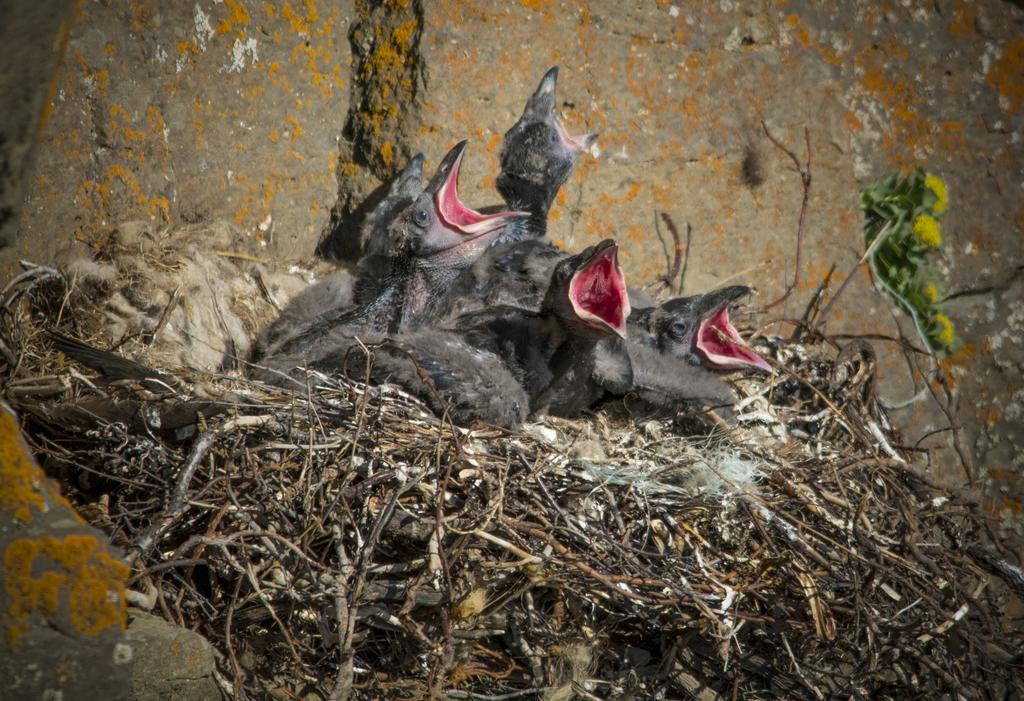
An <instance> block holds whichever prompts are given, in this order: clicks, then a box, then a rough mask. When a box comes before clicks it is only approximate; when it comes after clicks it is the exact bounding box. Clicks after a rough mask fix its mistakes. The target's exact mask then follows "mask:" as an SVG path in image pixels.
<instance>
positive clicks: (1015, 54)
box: [985, 37, 1024, 114]
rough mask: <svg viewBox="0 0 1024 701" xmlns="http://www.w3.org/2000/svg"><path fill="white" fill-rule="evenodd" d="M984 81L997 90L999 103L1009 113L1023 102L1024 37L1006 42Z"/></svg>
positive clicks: (1014, 110) (1013, 111)
mask: <svg viewBox="0 0 1024 701" xmlns="http://www.w3.org/2000/svg"><path fill="white" fill-rule="evenodd" d="M985 82H987V83H988V84H989V85H991V86H992V87H993V88H995V89H996V90H997V91H998V92H999V97H1000V105H1001V106H1003V107H1004V109H1006V111H1007V112H1009V113H1010V114H1013V113H1015V112H1016V111H1017V110H1018V109H1019V108H1020V106H1021V103H1022V102H1024V37H1015V38H1013V39H1010V40H1008V41H1007V42H1006V44H1005V45H1004V46H1003V50H1002V52H1000V54H999V58H997V59H996V60H995V61H993V62H992V67H991V68H989V70H988V73H987V74H986V75H985Z"/></svg>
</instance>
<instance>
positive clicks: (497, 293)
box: [439, 66, 597, 318]
mask: <svg viewBox="0 0 1024 701" xmlns="http://www.w3.org/2000/svg"><path fill="white" fill-rule="evenodd" d="M557 82H558V67H557V66H555V67H553V68H551V69H550V70H548V72H547V73H546V74H545V75H544V78H543V79H542V80H541V81H540V84H539V85H538V86H537V90H536V91H535V92H534V93H533V95H531V96H530V99H529V100H527V102H526V107H525V108H524V109H523V114H522V116H521V117H520V118H519V120H518V121H517V122H516V123H515V124H514V125H512V128H510V129H509V130H508V131H507V132H506V133H505V136H504V139H503V140H502V146H501V172H500V173H499V174H498V178H497V182H496V185H497V188H498V192H500V193H501V196H502V197H503V198H504V199H505V203H506V204H507V205H508V206H509V207H510V208H512V209H516V210H524V211H527V212H529V213H530V218H529V220H528V221H527V222H526V226H525V227H523V228H522V229H521V230H520V231H519V232H518V233H519V236H518V240H515V241H513V240H509V242H508V243H504V244H501V245H498V246H495V247H494V248H493V249H491V250H489V251H487V252H486V253H485V254H484V255H483V256H481V257H480V260H479V261H477V262H476V263H475V264H474V265H473V266H472V268H470V269H469V270H467V271H466V272H465V273H463V274H462V275H461V276H460V277H459V279H458V280H457V281H456V283H455V284H454V285H453V286H452V288H451V290H450V291H449V293H448V295H447V299H446V301H445V303H444V304H443V305H441V306H440V307H439V308H440V310H441V312H442V315H445V316H448V317H449V318H454V317H455V316H458V315H460V314H463V313H466V312H469V311H474V310H478V309H483V308H485V307H488V306H496V305H502V304H510V305H515V306H520V307H527V308H531V309H536V308H537V305H538V304H539V303H540V300H541V298H542V297H543V296H544V292H545V290H546V289H547V285H548V281H549V280H550V278H551V271H552V269H553V268H554V266H555V263H557V262H558V261H559V260H561V259H562V258H564V257H565V256H566V255H567V254H566V253H564V252H562V251H560V250H559V249H557V248H555V247H554V246H553V245H552V244H551V242H550V241H548V240H547V238H546V234H547V220H548V212H549V210H550V209H551V203H552V202H553V201H554V199H555V196H556V195H557V194H558V190H559V189H560V188H561V187H562V185H564V184H565V182H566V180H568V179H569V175H570V174H571V173H572V169H573V166H575V164H576V162H577V161H578V160H579V157H580V156H581V155H582V154H583V152H584V151H586V150H587V149H588V148H589V147H590V145H591V144H592V143H593V142H594V140H595V139H597V134H582V135H578V136H572V135H570V134H569V133H568V131H566V129H565V126H564V125H563V124H562V120H561V118H560V117H559V115H558V109H557V99H556V96H555V92H556V88H557Z"/></svg>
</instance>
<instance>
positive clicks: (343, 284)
mask: <svg viewBox="0 0 1024 701" xmlns="http://www.w3.org/2000/svg"><path fill="white" fill-rule="evenodd" d="M422 192H423V154H421V153H418V154H416V155H415V156H413V158H412V160H410V161H409V164H408V165H407V166H406V167H405V168H404V169H403V170H402V172H401V173H399V174H398V175H397V176H396V177H395V179H394V180H393V181H391V185H390V186H389V187H388V191H387V193H386V194H385V195H384V198H383V199H382V200H381V201H380V202H378V203H377V206H376V207H374V208H373V209H372V210H371V211H370V213H369V214H367V215H366V219H365V220H364V221H363V226H362V240H363V241H364V242H365V246H366V253H365V255H364V256H363V258H362V259H361V260H360V261H359V265H358V267H357V268H356V276H355V278H354V279H353V275H352V273H350V272H349V271H348V270H338V271H336V272H333V273H331V274H330V275H327V276H326V277H323V278H321V279H320V280H317V281H316V282H314V283H313V284H312V285H310V286H309V287H307V288H306V289H304V290H303V291H302V292H300V293H299V294H297V295H296V296H295V297H294V298H293V299H292V300H291V301H290V302H289V303H288V305H287V306H286V307H285V308H284V309H283V310H281V313H280V315H278V317H277V319H275V320H274V322H273V323H272V324H271V325H270V326H268V327H267V328H266V329H264V330H263V331H262V333H260V335H259V337H258V338H257V339H256V342H255V344H254V345H253V352H252V357H253V359H259V358H261V357H263V356H264V355H266V351H267V349H268V348H271V347H273V346H274V345H275V344H277V343H278V341H279V340H280V339H282V338H286V337H289V336H291V335H293V334H294V333H295V329H298V328H303V327H304V326H306V325H308V324H309V323H310V322H311V321H312V320H314V319H316V318H317V317H319V316H321V315H323V314H324V313H325V312H328V311H330V310H336V311H338V312H339V313H340V312H341V310H344V309H348V308H350V307H352V306H353V305H361V304H368V303H370V302H372V301H373V300H374V299H375V298H376V297H377V296H378V295H380V293H381V292H382V291H383V289H384V287H386V286H387V271H388V266H389V261H388V256H387V249H388V244H389V241H390V235H389V232H390V228H391V224H392V223H393V222H394V221H395V219H397V218H398V216H399V215H400V214H401V213H402V212H403V211H404V210H405V209H406V208H407V207H409V206H410V205H411V204H412V203H413V202H415V201H416V198H417V197H419V196H420V194H421V193H422Z"/></svg>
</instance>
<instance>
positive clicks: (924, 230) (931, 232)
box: [913, 214, 942, 248]
mask: <svg viewBox="0 0 1024 701" xmlns="http://www.w3.org/2000/svg"><path fill="white" fill-rule="evenodd" d="M913 231H914V237H915V238H917V240H918V241H920V242H921V243H922V244H924V245H925V246H928V247H929V248H938V247H939V246H940V245H941V244H942V232H941V231H940V230H939V222H938V220H936V219H935V217H933V216H931V215H929V214H921V215H919V216H918V217H917V219H915V220H914V227H913Z"/></svg>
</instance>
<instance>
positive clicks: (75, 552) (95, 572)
mask: <svg viewBox="0 0 1024 701" xmlns="http://www.w3.org/2000/svg"><path fill="white" fill-rule="evenodd" d="M3 566H4V577H3V580H4V590H5V592H6V594H7V598H8V599H9V600H10V602H11V603H10V605H9V606H8V608H7V611H6V612H5V613H4V619H5V620H4V622H5V628H6V635H7V642H8V643H10V644H14V643H17V642H18V640H19V639H20V637H21V636H22V635H23V634H24V633H25V632H26V631H28V629H29V627H30V626H31V620H32V615H33V614H35V613H39V614H42V615H43V616H47V617H51V616H54V615H56V614H59V613H60V611H61V610H62V609H63V608H64V607H65V606H66V610H67V615H68V619H69V620H70V622H71V625H72V627H73V628H74V629H75V630H76V631H77V632H78V633H80V634H82V635H85V636H89V637H92V636H95V635H98V634H99V633H102V632H103V631H105V630H107V629H109V628H111V627H114V626H117V627H120V628H122V629H123V628H124V626H125V621H126V613H127V609H126V605H125V599H124V584H125V579H126V578H127V577H128V574H129V569H128V567H127V566H126V565H124V564H123V563H121V562H119V561H118V560H117V559H115V558H114V557H113V556H112V555H111V554H110V553H109V552H107V551H106V550H104V549H103V548H102V547H101V545H100V543H99V541H98V540H97V539H96V538H95V537H93V536H90V535H80V534H79V535H68V536H65V537H63V538H54V537H51V536H44V537H41V538H19V539H16V540H14V541H12V542H11V543H10V544H9V545H8V546H7V549H6V550H5V551H4V557H3ZM62 599H63V601H62Z"/></svg>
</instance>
